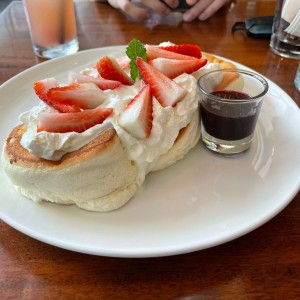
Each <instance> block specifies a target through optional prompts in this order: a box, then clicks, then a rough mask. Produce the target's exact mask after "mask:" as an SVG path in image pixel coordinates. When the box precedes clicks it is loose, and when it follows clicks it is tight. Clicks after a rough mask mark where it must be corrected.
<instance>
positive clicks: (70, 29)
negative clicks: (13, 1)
mask: <svg viewBox="0 0 300 300" xmlns="http://www.w3.org/2000/svg"><path fill="white" fill-rule="evenodd" d="M23 4H24V8H25V13H26V18H27V23H28V26H29V30H30V36H31V40H32V47H33V50H34V53H35V54H36V55H37V56H40V57H44V58H49V59H51V58H56V57H60V56H65V55H68V54H72V53H75V52H77V51H78V48H79V46H78V40H77V31H76V18H75V10H74V4H73V1H72V0H23Z"/></svg>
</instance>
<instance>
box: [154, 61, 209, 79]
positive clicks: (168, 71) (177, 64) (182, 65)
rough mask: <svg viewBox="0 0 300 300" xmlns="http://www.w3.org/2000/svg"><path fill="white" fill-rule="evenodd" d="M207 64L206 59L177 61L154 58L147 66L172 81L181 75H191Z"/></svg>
mask: <svg viewBox="0 0 300 300" xmlns="http://www.w3.org/2000/svg"><path fill="white" fill-rule="evenodd" d="M206 63H207V60H206V59H189V60H178V59H169V58H161V57H158V58H155V59H152V60H150V61H149V64H150V65H151V66H152V67H154V68H156V69H157V70H158V71H160V72H161V73H163V74H165V75H166V76H168V77H169V78H171V79H173V78H175V77H177V76H179V75H181V74H183V73H186V74H191V73H193V72H195V71H197V70H199V69H200V68H202V67H203V66H204V65H205V64H206Z"/></svg>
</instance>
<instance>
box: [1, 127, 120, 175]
mask: <svg viewBox="0 0 300 300" xmlns="http://www.w3.org/2000/svg"><path fill="white" fill-rule="evenodd" d="M25 131H26V126H25V125H19V126H17V127H15V128H14V129H13V130H12V131H11V132H10V134H9V135H8V137H7V139H6V143H5V147H4V154H5V156H6V158H7V159H8V160H9V161H10V163H11V164H17V165H19V166H23V167H28V168H30V167H34V168H51V169H53V168H54V169H55V168H56V169H63V168H64V167H67V166H70V165H72V164H76V163H79V162H82V161H84V160H86V159H89V158H91V157H93V156H95V155H97V154H99V153H101V152H103V151H109V148H110V146H111V145H112V144H113V143H114V142H115V139H118V136H117V134H116V132H115V130H114V129H113V128H111V129H107V130H106V131H104V132H102V133H101V134H100V135H99V136H98V137H97V138H95V139H93V140H92V141H91V142H89V143H88V144H86V145H85V146H83V147H81V148H80V149H78V150H76V151H73V152H71V153H67V154H65V155H64V156H63V157H62V159H61V160H60V161H51V160H46V159H43V158H39V157H37V156H35V155H33V154H31V153H30V152H29V151H28V150H27V149H25V148H23V147H22V146H21V144H20V141H21V138H22V135H23V134H24V133H25Z"/></svg>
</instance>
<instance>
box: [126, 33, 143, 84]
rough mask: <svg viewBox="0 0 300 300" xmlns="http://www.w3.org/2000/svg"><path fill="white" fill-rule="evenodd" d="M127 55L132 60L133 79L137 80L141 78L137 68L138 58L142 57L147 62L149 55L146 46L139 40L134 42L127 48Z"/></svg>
mask: <svg viewBox="0 0 300 300" xmlns="http://www.w3.org/2000/svg"><path fill="white" fill-rule="evenodd" d="M126 54H127V56H128V57H129V59H130V76H131V78H132V79H133V80H135V79H136V78H141V75H140V73H139V70H138V68H137V66H136V59H137V57H141V58H142V59H143V60H144V61H147V53H146V48H145V46H144V44H143V43H142V42H140V41H139V40H136V39H134V40H132V41H131V42H130V43H129V44H128V46H127V48H126Z"/></svg>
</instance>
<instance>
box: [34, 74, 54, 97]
mask: <svg viewBox="0 0 300 300" xmlns="http://www.w3.org/2000/svg"><path fill="white" fill-rule="evenodd" d="M58 86H59V85H58V83H57V81H56V79H55V78H46V79H43V80H40V81H36V82H35V83H34V85H33V88H34V91H35V93H36V95H37V96H38V97H39V98H40V99H41V100H43V101H45V102H47V99H48V98H47V93H48V91H49V90H50V89H51V88H54V87H58Z"/></svg>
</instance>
